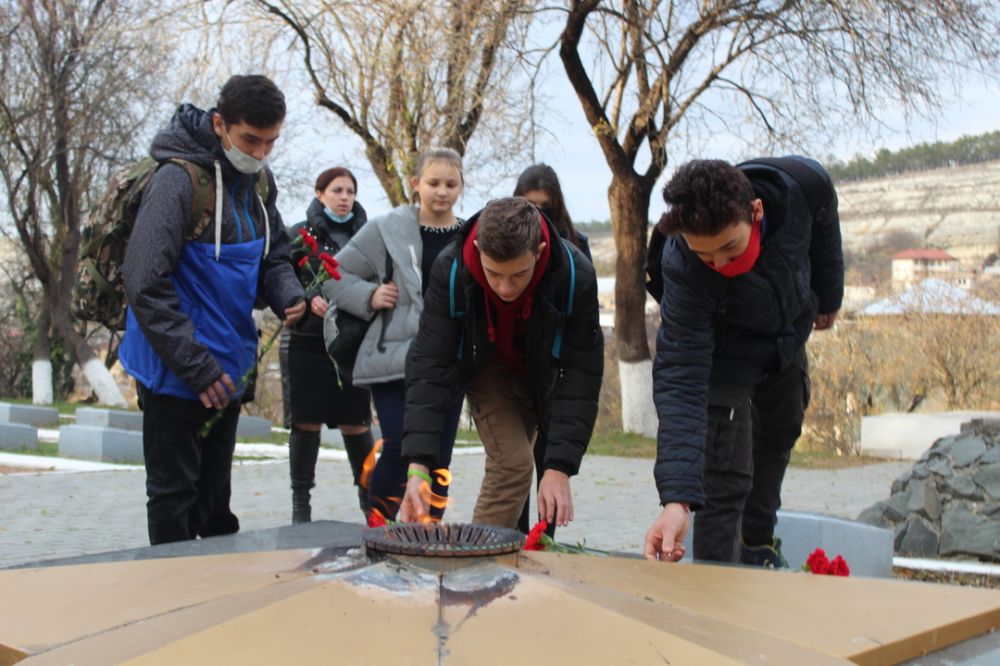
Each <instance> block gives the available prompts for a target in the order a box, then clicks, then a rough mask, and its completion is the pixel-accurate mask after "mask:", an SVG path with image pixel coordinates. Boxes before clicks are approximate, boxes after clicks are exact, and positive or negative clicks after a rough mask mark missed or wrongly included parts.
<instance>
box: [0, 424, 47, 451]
mask: <svg viewBox="0 0 1000 666" xmlns="http://www.w3.org/2000/svg"><path fill="white" fill-rule="evenodd" d="M37 448H38V429H37V428H34V427H32V426H30V425H25V424H23V423H0V449H4V450H7V451H19V450H21V449H30V450H32V451H34V450H35V449H37Z"/></svg>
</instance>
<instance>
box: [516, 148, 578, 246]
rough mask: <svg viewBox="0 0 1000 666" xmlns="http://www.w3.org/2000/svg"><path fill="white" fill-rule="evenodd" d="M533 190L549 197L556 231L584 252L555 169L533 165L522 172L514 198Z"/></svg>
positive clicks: (551, 216)
mask: <svg viewBox="0 0 1000 666" xmlns="http://www.w3.org/2000/svg"><path fill="white" fill-rule="evenodd" d="M533 190H541V191H542V192H545V193H546V194H547V195H549V208H551V211H552V214H551V215H550V216H549V217H550V218H551V220H552V224H554V225H555V227H556V231H558V232H559V235H560V236H562V237H564V238H565V239H566V240H568V241H569V242H570V243H572V244H573V245H576V246H577V247H580V249H581V250H582V249H583V247H582V246H581V245H580V240H579V239H578V238H577V236H576V229H574V228H573V220H571V219H570V217H569V211H568V210H566V199H565V198H564V197H563V193H562V187H560V186H559V177H558V176H556V172H555V169H553V168H552V167H550V166H549V165H548V164H532V165H531V166H530V167H528V168H527V169H525V170H524V171H522V172H521V175H520V176H518V177H517V184H516V185H515V186H514V196H516V197H520V196H524V195H525V194H527V193H528V192H531V191H533ZM546 212H548V211H546Z"/></svg>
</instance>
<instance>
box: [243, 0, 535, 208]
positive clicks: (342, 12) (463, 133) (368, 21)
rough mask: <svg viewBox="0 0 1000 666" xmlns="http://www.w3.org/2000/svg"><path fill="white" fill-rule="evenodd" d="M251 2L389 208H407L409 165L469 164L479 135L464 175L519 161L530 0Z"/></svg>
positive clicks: (527, 115) (525, 121)
mask: <svg viewBox="0 0 1000 666" xmlns="http://www.w3.org/2000/svg"><path fill="white" fill-rule="evenodd" d="M253 4H254V5H255V6H256V7H257V8H258V9H259V10H260V11H262V12H263V13H264V14H265V15H266V16H269V17H270V18H271V19H272V20H276V21H277V24H276V25H277V27H279V28H280V30H281V31H282V33H284V34H286V35H287V34H288V33H289V32H290V34H291V35H293V36H294V48H295V49H296V50H297V51H298V53H300V54H301V57H302V64H303V67H304V69H305V73H306V75H307V77H308V81H309V86H310V88H311V89H312V90H313V93H314V94H315V97H316V103H317V104H318V105H319V106H320V107H321V108H323V109H326V110H327V111H329V112H330V113H332V114H333V115H334V116H336V117H337V118H338V119H339V120H340V121H341V122H342V123H343V124H344V126H346V127H347V128H348V129H349V130H350V131H351V132H353V133H354V134H355V135H356V136H357V137H359V138H360V139H361V141H362V142H363V144H364V147H365V155H366V156H367V158H368V161H369V162H370V164H371V166H372V169H373V170H374V173H375V175H376V177H377V178H378V180H379V183H380V184H381V185H382V188H383V190H385V193H386V196H387V197H388V199H389V201H390V203H391V204H392V205H399V204H402V203H405V202H406V201H407V199H408V197H409V194H410V191H409V190H410V183H409V178H408V176H410V174H411V172H412V168H413V163H414V160H415V158H416V156H417V154H418V153H419V152H420V151H421V150H423V149H425V148H428V147H430V146H432V145H439V146H447V147H450V148H454V149H455V150H457V151H458V152H459V153H460V154H462V155H465V154H466V150H467V148H468V147H469V145H470V143H471V142H472V141H473V137H474V136H475V135H476V134H477V133H478V134H480V135H482V136H483V138H482V139H481V140H480V142H479V149H478V150H476V151H474V152H470V156H471V157H472V159H473V160H474V164H467V168H469V167H472V168H477V167H479V168H481V167H483V166H484V165H486V164H503V163H505V162H506V161H507V160H511V159H517V160H518V161H523V159H524V154H525V146H526V144H527V141H528V140H529V137H530V136H531V129H532V123H533V118H532V113H533V108H534V107H533V105H532V104H531V99H530V97H531V81H532V79H531V76H530V71H528V70H530V67H531V65H530V64H526V63H527V60H525V58H526V57H527V54H526V48H525V43H526V33H527V29H528V25H529V23H530V17H531V14H530V10H531V8H532V6H533V3H532V2H530V1H526V0H484V1H483V2H464V1H463V0H448V1H446V2H434V3H427V2H414V1H413V0H370V1H366V2H337V3H329V2H324V1H321V0H315V1H311V2H303V1H300V0H295V1H292V0H287V1H285V0H254V3H253ZM285 39H287V37H285ZM522 67H527V68H528V69H521V68H522Z"/></svg>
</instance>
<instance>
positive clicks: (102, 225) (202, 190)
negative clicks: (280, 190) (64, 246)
mask: <svg viewBox="0 0 1000 666" xmlns="http://www.w3.org/2000/svg"><path fill="white" fill-rule="evenodd" d="M169 162H172V163H174V164H177V165H178V166H180V167H182V168H183V169H184V170H185V171H186V172H187V173H188V175H189V176H190V177H191V186H192V188H193V189H194V203H193V206H192V211H191V228H190V230H189V231H188V233H187V234H185V238H186V239H187V240H192V239H194V238H198V237H199V236H200V235H201V234H202V233H203V232H204V231H205V229H207V228H208V226H209V225H210V224H212V221H213V216H214V213H215V180H214V179H213V175H212V173H211V172H210V171H209V170H208V169H205V168H204V167H201V166H199V165H197V164H195V163H193V162H188V161H186V160H181V159H170V160H166V161H164V162H157V161H156V160H155V159H153V158H152V157H146V158H145V159H142V160H140V161H138V162H136V163H135V164H133V165H131V166H130V167H128V168H126V169H123V170H121V171H119V172H117V173H115V174H114V175H113V176H112V177H111V182H110V184H109V185H108V190H107V192H105V193H104V195H103V196H102V197H101V199H100V201H99V202H98V204H97V206H95V207H94V208H93V209H92V210H91V212H90V215H89V216H88V217H87V223H86V224H85V225H84V227H83V230H82V232H81V238H80V262H79V265H78V267H77V279H76V289H75V291H74V294H73V307H72V310H73V316H75V317H76V318H77V319H81V320H84V321H95V322H98V323H100V324H103V325H104V326H107V327H108V328H109V329H111V330H113V331H123V330H125V305H126V302H125V285H124V283H123V281H122V273H121V267H122V263H123V262H124V261H125V251H126V249H127V248H128V239H129V236H130V235H131V234H132V227H133V226H134V225H135V218H136V215H137V214H138V212H139V205H140V203H141V202H142V193H143V191H144V190H145V189H146V186H147V185H148V184H149V181H150V180H152V177H153V174H154V173H156V170H157V169H159V168H160V166H161V165H163V164H167V163H169ZM267 189H268V180H267V177H266V176H264V177H261V178H258V180H257V191H258V194H260V196H261V199H262V200H263V201H267V194H268V192H267Z"/></svg>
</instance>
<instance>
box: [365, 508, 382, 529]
mask: <svg viewBox="0 0 1000 666" xmlns="http://www.w3.org/2000/svg"><path fill="white" fill-rule="evenodd" d="M385 524H386V520H385V516H383V515H382V512H381V511H379V510H378V509H372V510H371V511H370V512H369V513H368V527H382V526H384V525H385Z"/></svg>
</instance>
